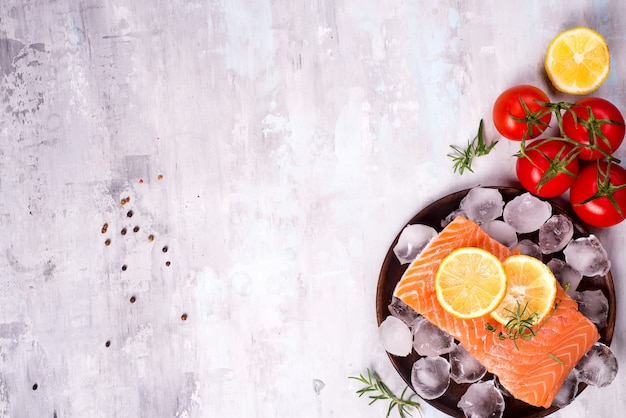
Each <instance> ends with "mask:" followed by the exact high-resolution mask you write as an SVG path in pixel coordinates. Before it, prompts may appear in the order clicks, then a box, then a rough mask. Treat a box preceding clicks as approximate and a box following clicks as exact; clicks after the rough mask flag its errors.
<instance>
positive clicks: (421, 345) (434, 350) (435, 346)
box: [413, 319, 454, 356]
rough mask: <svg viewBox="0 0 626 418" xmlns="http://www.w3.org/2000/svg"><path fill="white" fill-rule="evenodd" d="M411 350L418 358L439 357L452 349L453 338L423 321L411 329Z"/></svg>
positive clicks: (430, 323) (425, 320)
mask: <svg viewBox="0 0 626 418" xmlns="http://www.w3.org/2000/svg"><path fill="white" fill-rule="evenodd" d="M413 348H414V349H415V351H416V352H417V354H419V355H420V356H439V355H441V354H446V353H449V352H450V351H451V350H452V349H453V348H454V337H452V335H450V334H448V333H447V332H445V331H444V330H442V329H441V328H438V327H437V326H435V325H433V323H432V322H430V321H428V320H427V319H424V320H423V321H421V322H419V324H417V325H416V326H415V327H414V328H413Z"/></svg>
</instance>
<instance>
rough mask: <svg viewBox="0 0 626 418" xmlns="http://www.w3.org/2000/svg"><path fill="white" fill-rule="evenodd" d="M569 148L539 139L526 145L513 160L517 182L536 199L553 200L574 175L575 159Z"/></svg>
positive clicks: (565, 145) (552, 141) (566, 145)
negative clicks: (515, 161)
mask: <svg viewBox="0 0 626 418" xmlns="http://www.w3.org/2000/svg"><path fill="white" fill-rule="evenodd" d="M572 149H573V147H572V146H570V145H568V144H566V143H565V142H562V141H558V140H547V139H541V140H538V141H534V142H532V143H530V144H528V145H527V146H526V149H525V150H523V152H522V153H521V154H522V156H519V157H518V158H517V163H516V165H515V172H516V173H517V179H518V180H519V182H520V183H521V185H522V186H523V187H524V188H525V189H526V190H528V191H529V192H531V193H532V194H534V195H537V196H541V197H555V196H559V195H561V194H563V193H565V192H566V191H567V190H568V189H569V188H570V187H571V185H572V184H573V183H574V180H576V177H577V176H578V159H577V158H576V155H575V154H572Z"/></svg>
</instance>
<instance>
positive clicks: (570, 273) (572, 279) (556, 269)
mask: <svg viewBox="0 0 626 418" xmlns="http://www.w3.org/2000/svg"><path fill="white" fill-rule="evenodd" d="M547 266H548V267H550V270H552V274H554V277H556V280H557V281H558V282H559V283H561V286H563V287H564V288H566V289H567V294H568V295H570V296H573V295H574V293H576V288H577V287H578V285H579V284H580V281H581V280H582V278H583V275H582V274H581V273H580V271H578V270H576V269H575V268H574V267H572V266H570V265H569V264H568V263H566V262H565V261H563V260H561V259H560V258H556V257H555V258H553V259H552V260H550V261H548V264H547Z"/></svg>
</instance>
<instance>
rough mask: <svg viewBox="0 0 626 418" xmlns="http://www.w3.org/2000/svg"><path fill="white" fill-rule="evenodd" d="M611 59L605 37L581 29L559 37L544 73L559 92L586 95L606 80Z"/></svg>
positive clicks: (550, 48) (575, 29) (586, 29)
mask: <svg viewBox="0 0 626 418" xmlns="http://www.w3.org/2000/svg"><path fill="white" fill-rule="evenodd" d="M610 58H611V57H610V55H609V48H608V46H607V44H606V41H605V40H604V38H603V37H602V35H600V34H599V33H598V32H596V31H594V30H591V29H589V28H586V27H578V28H574V29H570V30H567V31H565V32H562V33H560V34H558V35H557V36H556V37H555V38H554V39H553V40H552V42H550V45H549V46H548V51H547V53H546V60H545V69H546V73H547V74H548V77H549V78H550V81H551V82H552V85H554V87H555V88H556V89H557V90H559V91H561V92H563V93H569V94H587V93H591V92H592V91H594V90H595V89H597V88H598V87H600V85H601V84H602V83H603V82H604V80H606V78H607V76H608V74H609V69H610Z"/></svg>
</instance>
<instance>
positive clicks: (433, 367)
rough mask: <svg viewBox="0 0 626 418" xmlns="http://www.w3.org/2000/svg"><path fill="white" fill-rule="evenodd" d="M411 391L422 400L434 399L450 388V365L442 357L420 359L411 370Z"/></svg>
mask: <svg viewBox="0 0 626 418" xmlns="http://www.w3.org/2000/svg"><path fill="white" fill-rule="evenodd" d="M411 385H412V386H413V390H415V393H417V394H418V395H419V396H421V397H422V398H423V399H435V398H438V397H440V396H441V395H443V394H444V393H445V392H446V390H448V386H450V363H448V360H446V359H445V358H443V357H422V358H420V359H419V360H417V361H416V362H415V363H413V368H412V369H411Z"/></svg>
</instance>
